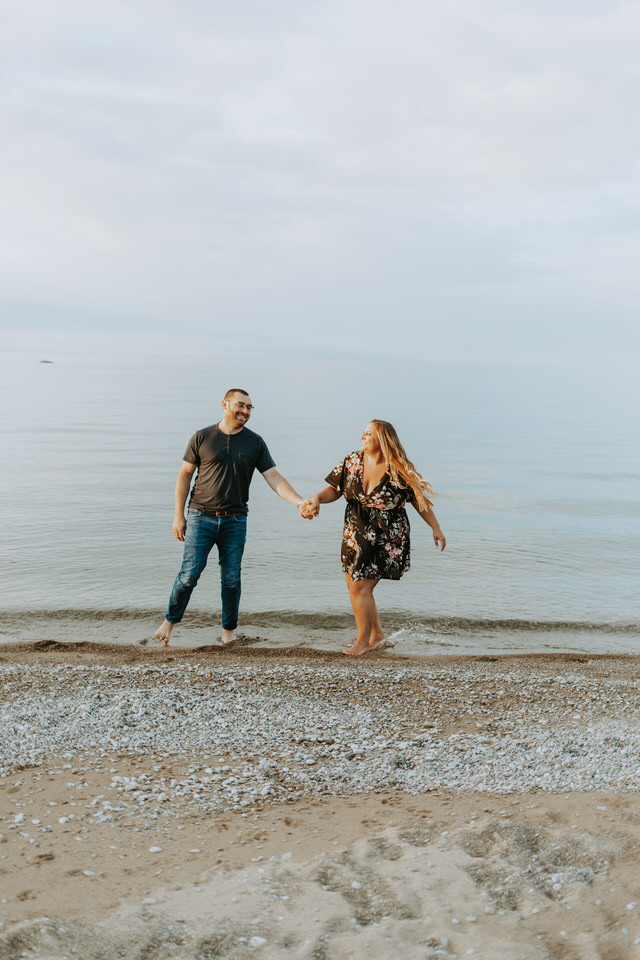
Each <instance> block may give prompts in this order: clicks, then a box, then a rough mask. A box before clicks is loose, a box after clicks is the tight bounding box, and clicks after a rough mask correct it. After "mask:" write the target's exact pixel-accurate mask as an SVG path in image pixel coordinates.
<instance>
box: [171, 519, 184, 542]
mask: <svg viewBox="0 0 640 960" xmlns="http://www.w3.org/2000/svg"><path fill="white" fill-rule="evenodd" d="M186 529H187V521H186V520H185V518H184V517H174V520H173V524H172V525H171V532H172V533H173V535H174V537H175V538H176V540H182V541H184V535H185V532H186Z"/></svg>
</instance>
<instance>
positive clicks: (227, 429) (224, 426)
mask: <svg viewBox="0 0 640 960" xmlns="http://www.w3.org/2000/svg"><path fill="white" fill-rule="evenodd" d="M218 428H219V429H220V430H221V431H222V433H226V434H227V435H228V436H229V435H232V434H234V433H240V431H241V430H244V425H242V426H241V427H238V426H236V425H235V423H227V422H226V421H225V419H224V417H223V418H222V420H221V421H220V423H219V424H218Z"/></svg>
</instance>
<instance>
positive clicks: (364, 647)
mask: <svg viewBox="0 0 640 960" xmlns="http://www.w3.org/2000/svg"><path fill="white" fill-rule="evenodd" d="M369 649H370V647H369V644H368V643H360V641H359V640H356V642H355V643H354V644H352V645H351V646H350V647H347V649H346V650H343V651H342V652H343V653H346V654H347V656H348V657H361V656H362V654H363V653H366V652H367V651H368V650H369Z"/></svg>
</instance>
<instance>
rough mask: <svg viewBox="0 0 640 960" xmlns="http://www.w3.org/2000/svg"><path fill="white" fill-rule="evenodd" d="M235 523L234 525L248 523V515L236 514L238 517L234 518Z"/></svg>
mask: <svg viewBox="0 0 640 960" xmlns="http://www.w3.org/2000/svg"><path fill="white" fill-rule="evenodd" d="M233 522H234V523H246V522H247V515H246V513H236V515H235V516H234V518H233Z"/></svg>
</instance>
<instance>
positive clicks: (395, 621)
mask: <svg viewBox="0 0 640 960" xmlns="http://www.w3.org/2000/svg"><path fill="white" fill-rule="evenodd" d="M43 619H52V620H58V621H60V620H66V621H70V622H73V623H105V622H114V621H117V622H125V621H128V622H135V623H141V622H142V621H150V622H152V623H155V622H156V621H157V620H158V611H157V609H139V608H126V607H117V608H113V609H99V610H91V609H73V608H64V609H59V610H22V611H11V612H9V611H5V612H0V627H1V626H2V625H12V626H15V625H22V626H26V625H28V624H29V623H33V622H34V621H42V620H43ZM242 621H243V622H244V623H250V624H251V625H252V626H258V627H260V626H262V627H277V626H279V625H286V626H290V627H303V628H312V629H322V630H339V629H344V628H350V627H352V626H353V617H352V615H351V614H346V613H345V614H327V613H318V612H315V613H314V612H307V613H301V612H299V611H295V610H275V611H274V610H269V611H262V612H254V613H250V612H246V611H243V614H242ZM385 621H388V622H389V625H390V627H391V628H392V629H399V628H401V627H403V628H405V629H406V628H409V627H410V628H411V629H413V630H420V629H424V630H425V631H427V632H432V631H437V632H438V633H446V634H462V633H464V634H476V633H477V634H484V633H523V632H536V633H550V634H553V633H585V632H586V633H597V634H615V635H627V634H638V635H640V623H634V622H628V621H627V622H622V621H621V622H608V623H603V622H593V621H588V620H524V619H523V620H520V619H513V618H512V619H495V620H492V619H473V618H468V617H415V616H408V617H402V616H399V615H398V614H392V615H390V616H388V617H385ZM219 622H220V614H219V613H217V612H203V611H198V610H194V611H190V612H189V614H188V617H187V618H186V619H185V625H187V624H188V625H189V626H192V627H216V626H219ZM240 629H242V625H241V627H240Z"/></svg>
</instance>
